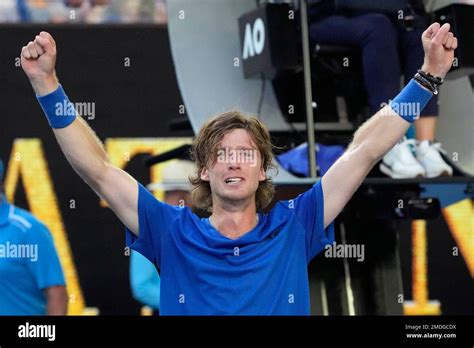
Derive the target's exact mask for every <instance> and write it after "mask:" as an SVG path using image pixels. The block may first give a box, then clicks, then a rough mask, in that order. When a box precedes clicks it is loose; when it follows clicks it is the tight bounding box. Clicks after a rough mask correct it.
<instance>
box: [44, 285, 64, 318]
mask: <svg viewBox="0 0 474 348" xmlns="http://www.w3.org/2000/svg"><path fill="white" fill-rule="evenodd" d="M44 292H45V294H46V299H47V315H66V314H67V303H68V297H67V291H66V287H65V286H52V287H49V288H46V289H45V290H44Z"/></svg>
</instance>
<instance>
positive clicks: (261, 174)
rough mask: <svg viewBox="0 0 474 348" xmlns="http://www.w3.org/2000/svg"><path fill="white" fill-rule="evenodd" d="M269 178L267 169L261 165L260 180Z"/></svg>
mask: <svg viewBox="0 0 474 348" xmlns="http://www.w3.org/2000/svg"><path fill="white" fill-rule="evenodd" d="M266 179H267V175H266V173H265V169H263V166H262V167H260V171H259V172H258V181H265V180H266Z"/></svg>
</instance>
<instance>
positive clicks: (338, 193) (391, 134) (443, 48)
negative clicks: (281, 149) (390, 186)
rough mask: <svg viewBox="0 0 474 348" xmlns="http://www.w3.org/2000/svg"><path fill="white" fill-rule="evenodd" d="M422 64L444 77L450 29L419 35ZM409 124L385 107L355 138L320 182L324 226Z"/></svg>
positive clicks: (452, 40)
mask: <svg viewBox="0 0 474 348" xmlns="http://www.w3.org/2000/svg"><path fill="white" fill-rule="evenodd" d="M422 42H423V48H424V50H425V61H424V64H423V67H422V70H424V71H426V72H429V73H430V74H432V75H434V76H439V77H444V76H445V75H446V73H447V72H448V71H449V69H450V68H451V64H452V61H453V58H454V50H455V49H456V47H457V39H456V38H455V37H454V36H453V34H452V33H450V32H449V25H448V24H445V25H443V26H442V27H441V28H440V26H439V24H438V23H434V24H432V25H431V26H430V27H429V28H428V29H427V30H426V31H425V32H424V33H423V35H422ZM409 126H410V124H409V123H408V122H407V121H405V120H404V119H402V118H401V117H400V116H399V115H397V114H396V113H395V112H394V111H393V110H392V109H391V108H390V106H385V107H384V108H383V109H381V110H380V111H379V112H378V113H376V114H375V115H374V116H372V117H371V118H370V119H369V120H368V121H366V122H365V123H364V124H363V125H362V126H361V127H360V128H359V129H358V130H357V131H356V133H355V134H354V139H353V141H352V143H351V144H350V145H349V147H348V149H347V150H346V152H345V153H344V155H343V156H342V157H341V158H339V160H337V161H336V163H335V164H334V165H333V166H332V167H331V168H330V169H329V171H328V172H327V173H326V174H325V175H324V176H323V178H322V187H323V193H324V202H325V204H324V226H325V227H326V226H327V225H329V224H330V223H331V222H332V221H333V220H334V219H335V218H336V216H337V215H338V214H339V213H340V212H341V210H342V209H343V208H344V206H345V205H346V204H347V202H348V201H349V199H350V198H351V197H352V195H353V194H354V192H355V191H356V190H357V188H358V187H359V186H360V184H361V183H362V181H363V180H364V178H365V177H366V176H367V174H368V173H369V171H370V169H371V168H372V167H373V166H374V165H375V164H376V163H377V162H378V161H379V160H380V158H382V157H383V155H385V154H386V153H387V152H388V151H389V150H390V149H391V148H392V147H393V146H394V145H395V144H396V143H397V142H398V141H399V140H400V138H402V137H403V135H404V134H405V133H406V131H407V129H408V127H409Z"/></svg>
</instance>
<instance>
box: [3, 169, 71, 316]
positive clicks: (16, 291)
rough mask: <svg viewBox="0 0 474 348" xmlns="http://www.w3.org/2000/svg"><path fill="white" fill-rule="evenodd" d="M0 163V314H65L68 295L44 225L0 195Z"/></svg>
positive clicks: (51, 242) (49, 236)
mask: <svg viewBox="0 0 474 348" xmlns="http://www.w3.org/2000/svg"><path fill="white" fill-rule="evenodd" d="M3 169H4V166H3V162H2V161H1V160H0V315H66V313H67V303H68V296H67V292H66V287H65V282H64V276H63V272H62V269H61V265H60V263H59V258H58V255H57V253H56V250H55V248H54V242H53V238H52V236H51V234H50V233H49V231H48V229H47V228H46V226H44V225H43V224H42V223H41V222H40V221H38V220H37V219H36V218H35V217H34V216H33V215H31V214H30V213H28V212H27V211H25V210H23V209H20V208H18V207H15V206H14V205H13V204H10V203H9V202H8V201H7V199H6V197H5V195H4V194H3V172H4V170H3Z"/></svg>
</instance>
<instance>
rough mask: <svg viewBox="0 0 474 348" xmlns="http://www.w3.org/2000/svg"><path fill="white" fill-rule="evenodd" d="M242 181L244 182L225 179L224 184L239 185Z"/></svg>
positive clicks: (236, 179)
mask: <svg viewBox="0 0 474 348" xmlns="http://www.w3.org/2000/svg"><path fill="white" fill-rule="evenodd" d="M242 181H244V179H242V178H238V177H235V178H227V179H225V183H226V184H227V185H238V184H239V183H241V182H242Z"/></svg>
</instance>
